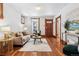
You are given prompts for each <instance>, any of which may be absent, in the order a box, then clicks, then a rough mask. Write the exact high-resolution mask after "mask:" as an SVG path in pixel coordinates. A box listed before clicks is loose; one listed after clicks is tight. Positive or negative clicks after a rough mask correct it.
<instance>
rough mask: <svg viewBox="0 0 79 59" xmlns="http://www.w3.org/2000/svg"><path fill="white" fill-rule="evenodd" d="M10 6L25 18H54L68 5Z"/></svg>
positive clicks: (16, 4)
mask: <svg viewBox="0 0 79 59" xmlns="http://www.w3.org/2000/svg"><path fill="white" fill-rule="evenodd" d="M11 5H12V6H13V7H14V8H16V10H17V11H19V12H21V13H22V14H24V15H26V16H48V15H53V16H54V15H56V14H57V13H59V11H60V10H61V9H62V8H64V7H65V6H67V5H68V3H11Z"/></svg>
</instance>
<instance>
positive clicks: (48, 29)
mask: <svg viewBox="0 0 79 59" xmlns="http://www.w3.org/2000/svg"><path fill="white" fill-rule="evenodd" d="M45 35H46V36H47V37H52V36H53V19H45Z"/></svg>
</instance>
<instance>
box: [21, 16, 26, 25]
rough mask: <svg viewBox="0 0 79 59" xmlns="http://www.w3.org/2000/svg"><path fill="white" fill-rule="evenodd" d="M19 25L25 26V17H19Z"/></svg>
mask: <svg viewBox="0 0 79 59" xmlns="http://www.w3.org/2000/svg"><path fill="white" fill-rule="evenodd" d="M21 24H25V17H24V16H23V15H21Z"/></svg>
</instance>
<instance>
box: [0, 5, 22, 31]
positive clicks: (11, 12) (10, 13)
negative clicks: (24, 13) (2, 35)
mask: <svg viewBox="0 0 79 59" xmlns="http://www.w3.org/2000/svg"><path fill="white" fill-rule="evenodd" d="M3 14H4V18H3V20H2V21H0V25H1V26H3V25H4V26H5V25H8V26H10V27H11V31H13V32H17V31H21V30H20V29H21V27H20V25H19V24H20V20H21V17H20V14H19V13H18V12H17V11H16V10H15V9H14V8H13V7H12V6H11V5H10V4H4V7H3Z"/></svg>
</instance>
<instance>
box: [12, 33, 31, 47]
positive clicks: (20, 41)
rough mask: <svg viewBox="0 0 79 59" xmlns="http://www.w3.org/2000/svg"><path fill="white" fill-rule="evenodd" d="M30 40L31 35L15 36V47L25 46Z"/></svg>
mask: <svg viewBox="0 0 79 59" xmlns="http://www.w3.org/2000/svg"><path fill="white" fill-rule="evenodd" d="M29 39H30V35H22V34H21V35H20V36H15V37H14V38H13V44H14V45H21V46H22V45H24V44H25V43H26V42H28V41H29Z"/></svg>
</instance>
